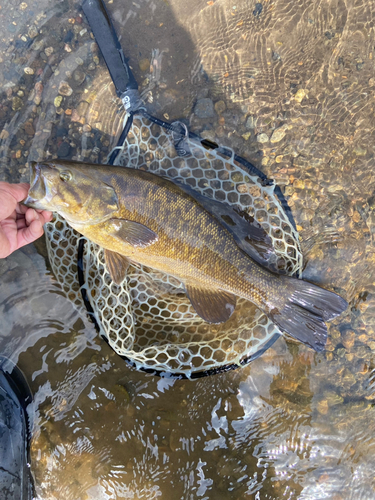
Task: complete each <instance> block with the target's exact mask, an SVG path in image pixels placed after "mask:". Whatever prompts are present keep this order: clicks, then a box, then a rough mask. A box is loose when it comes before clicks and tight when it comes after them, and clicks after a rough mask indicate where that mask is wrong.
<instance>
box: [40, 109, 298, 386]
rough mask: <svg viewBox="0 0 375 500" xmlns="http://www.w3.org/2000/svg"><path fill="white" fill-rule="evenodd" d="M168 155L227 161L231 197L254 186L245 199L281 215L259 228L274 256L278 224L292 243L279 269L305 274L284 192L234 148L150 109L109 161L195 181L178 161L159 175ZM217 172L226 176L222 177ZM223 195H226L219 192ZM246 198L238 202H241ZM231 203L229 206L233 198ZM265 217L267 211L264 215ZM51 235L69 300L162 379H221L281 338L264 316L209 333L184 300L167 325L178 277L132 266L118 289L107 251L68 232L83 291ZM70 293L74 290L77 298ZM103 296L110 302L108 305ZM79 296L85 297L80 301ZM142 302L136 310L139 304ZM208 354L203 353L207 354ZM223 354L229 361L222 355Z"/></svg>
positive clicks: (129, 121)
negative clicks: (257, 199) (261, 201)
mask: <svg viewBox="0 0 375 500" xmlns="http://www.w3.org/2000/svg"><path fill="white" fill-rule="evenodd" d="M152 127H154V128H159V130H160V131H162V133H161V134H159V136H158V137H154V136H153V135H152V134H151V133H150V134H149V135H148V136H147V130H150V131H151V129H152ZM142 134H143V135H146V137H143V138H142ZM163 134H164V135H163ZM156 139H159V142H160V141H161V142H163V141H164V143H163V144H162V145H161V146H160V144H159V145H156V147H155V142H157V141H156ZM120 144H121V145H120ZM158 155H159V156H158ZM163 155H164V156H163ZM166 155H169V157H173V158H172V160H173V161H174V162H175V163H176V162H177V163H183V164H186V163H187V164H189V161H190V162H192V161H193V162H197V161H198V160H199V161H201V162H203V164H206V163H208V164H210V162H216V163H217V164H219V165H220V162H221V164H222V165H226V167H225V170H226V171H228V170H229V172H228V175H229V177H228V176H227V178H226V179H221V180H220V182H221V183H222V184H223V183H225V182H228V178H229V179H230V180H233V179H237V180H236V181H235V182H234V183H233V184H234V187H233V188H232V191H231V192H234V191H235V190H236V189H237V188H238V187H239V185H240V186H241V187H244V186H245V185H249V186H250V184H251V186H250V187H249V186H248V189H247V192H246V193H245V194H244V196H245V197H247V198H246V199H248V198H249V197H250V191H251V189H253V193H254V187H255V189H256V190H258V191H259V192H260V193H262V196H265V197H266V198H267V199H268V201H269V204H270V205H272V206H273V212H275V210H276V211H277V213H276V214H275V213H274V214H269V211H268V219H267V220H266V221H264V220H263V221H262V222H263V223H262V222H261V221H258V222H260V224H261V225H262V227H263V228H264V229H265V230H266V231H267V232H268V234H269V236H270V237H271V239H272V241H273V244H274V249H275V254H276V256H277V255H280V254H283V251H282V250H280V248H277V245H276V243H277V242H278V241H280V240H281V239H282V238H281V237H280V235H276V236H278V237H276V236H275V234H274V231H275V228H276V229H277V224H276V223H275V220H276V219H278V220H279V226H281V225H283V227H284V228H285V227H287V228H288V235H289V236H290V238H291V242H290V249H291V250H292V251H291V252H290V254H291V255H292V258H290V259H289V261H288V259H287V261H286V262H284V264H285V266H284V267H283V266H282V267H281V268H279V271H280V272H284V273H285V274H289V275H294V276H297V277H298V276H299V275H300V273H301V270H302V265H303V258H302V253H301V248H300V245H299V238H298V232H297V230H296V228H295V224H294V220H293V218H292V216H291V212H290V209H289V207H288V210H285V206H287V204H286V200H285V198H284V197H283V196H281V197H279V196H277V194H278V193H279V192H280V193H281V190H280V188H279V187H278V186H276V185H275V184H274V183H273V181H272V180H270V179H268V178H267V177H266V176H265V175H264V174H263V173H262V172H261V171H259V170H258V169H257V168H256V167H255V166H254V165H252V164H251V163H249V162H248V161H247V160H245V159H243V158H241V157H239V156H238V155H236V154H235V153H234V152H233V151H231V150H229V149H228V148H222V147H219V146H217V145H216V144H214V143H211V142H209V141H203V140H200V139H199V137H198V136H197V135H195V134H191V133H189V132H188V130H187V128H186V127H185V126H184V124H182V123H181V122H175V123H172V124H169V123H167V122H164V121H162V120H159V119H157V118H155V117H152V116H151V115H149V114H148V113H147V111H145V110H141V111H139V110H138V111H137V113H131V114H127V116H126V118H125V123H124V129H123V133H122V137H120V140H119V145H118V146H117V147H116V148H115V149H114V150H113V151H112V153H111V154H110V155H109V158H108V161H109V163H113V164H116V165H124V164H126V165H127V166H128V167H129V166H130V167H133V168H144V169H148V170H150V171H152V172H154V173H156V174H158V175H162V176H165V177H169V178H172V179H173V178H175V179H176V177H177V178H178V180H179V181H180V182H186V183H187V184H188V185H189V183H188V181H189V180H192V177H191V176H190V175H185V176H184V175H182V174H181V171H180V175H177V176H176V175H175V171H176V168H175V167H174V166H173V165H174V164H173V161H172V160H171V162H170V168H169V169H167V170H165V169H164V170H163V169H162V168H161V166H162V165H163V158H164V160H165V157H166ZM197 156H198V158H197ZM150 158H153V160H152V161H151V160H150ZM218 168H219V170H218V171H219V174H218V175H219V177H220V175H222V173H223V172H224V170H223V169H221V170H220V167H218ZM190 170H192V169H190ZM193 170H196V169H193ZM203 170H204V171H205V172H206V175H207V174H208V173H210V176H211V177H212V174H213V172H214V170H215V168H211V165H210V168H206V169H203ZM203 170H202V172H203ZM183 171H184V172H185V174H186V173H187V174H188V173H189V168H184V169H183ZM220 172H221V174H220ZM216 173H217V172H216ZM241 175H242V178H241ZM236 176H237V177H236ZM198 177H199V178H200V180H202V178H203V180H204V175H200V174H199V176H198ZM209 181H210V182H211V184H210V185H211V186H212V185H213V184H212V182H214V183H215V182H219V179H218V178H216V179H214V180H213V179H212V178H211V179H209ZM198 184H199V183H198ZM203 184H204V183H203ZM203 184H201V186H202V185H203ZM190 187H192V188H193V189H196V190H197V191H200V193H201V194H203V195H206V196H210V194H209V193H208V192H207V189H206V192H205V190H204V189H202V188H199V186H198V187H197V186H192V185H191V183H190ZM217 191H222V190H220V186H219V187H218V188H217ZM241 196H242V195H240V196H239V197H238V199H239V200H240V199H241ZM212 197H213V198H215V195H214V194H213V196H212ZM280 198H281V199H280ZM225 202H226V203H230V200H228V196H227V198H226V200H225ZM253 202H254V197H253ZM236 205H237V206H238V205H240V206H238V208H239V209H240V210H242V211H244V210H245V211H246V209H249V206H247V207H246V205H244V204H243V203H242V204H241V203H237V204H236ZM263 208H264V207H263ZM259 210H260V211H262V208H260V209H259ZM259 210H258V212H259ZM263 211H264V210H263ZM249 214H250V213H249ZM256 214H257V211H256V210H255V211H254V212H253V213H252V214H250V215H254V216H255V218H257V217H256ZM258 219H259V217H258ZM272 221H273V222H274V223H272ZM280 221H281V224H280ZM56 224H57V226H58V225H60V226H61V225H64V224H65V223H64V221H63V220H62V219H61V218H58V219H57V220H56ZM279 229H280V228H278V230H279ZM46 234H47V247H48V253H49V257H50V262H51V264H52V267H53V268H54V272H55V274H56V276H57V277H58V280H59V281H60V282H61V283H62V284H63V286H64V283H63V282H64V280H65V281H66V280H67V281H68V282H69V286H68V287H67V286H66V282H65V288H66V291H67V292H68V296H69V295H70V297H71V299H72V300H73V302H74V303H75V304H76V305H77V306H78V307H79V308H80V309H81V310H83V306H85V307H86V309H87V311H88V313H89V315H90V317H91V319H92V320H93V321H94V323H95V325H96V328H97V330H98V332H99V333H100V335H101V336H102V337H103V338H104V339H105V340H106V341H107V343H108V344H109V345H110V346H111V348H112V349H114V350H115V352H116V353H117V354H118V355H120V356H121V357H123V358H124V359H125V360H126V361H127V362H128V363H130V364H132V365H133V366H135V367H136V368H137V369H141V370H143V371H148V372H151V373H157V374H159V375H162V374H164V375H168V376H177V377H183V378H198V377H202V376H207V375H212V374H215V373H222V372H225V371H228V370H231V369H234V368H237V367H240V366H244V365H245V364H247V363H249V362H250V361H252V360H254V359H256V358H257V357H259V356H260V355H261V354H262V353H263V352H264V351H265V350H266V349H268V348H269V347H270V346H271V345H272V344H273V343H274V342H275V341H276V340H277V338H278V337H279V336H280V334H281V333H280V331H279V330H278V328H277V327H276V326H275V325H274V324H272V323H271V322H270V320H269V319H268V318H267V317H266V316H265V315H264V314H263V313H261V312H260V311H259V310H258V311H255V312H254V311H253V313H254V318H253V319H252V320H251V321H250V320H248V319H247V320H246V321H245V322H244V323H242V324H239V323H238V322H237V323H235V322H232V324H230V325H229V326H227V323H225V326H224V328H227V327H228V328H229V330H228V332H227V334H225V332H224V333H223V329H222V328H223V327H222V326H218V325H209V326H207V325H208V324H205V326H204V321H203V320H202V319H201V318H199V317H198V316H197V315H196V313H195V311H194V310H193V309H192V306H191V305H190V302H189V301H188V299H187V298H186V297H185V299H183V298H181V297H179V300H180V301H181V303H182V308H183V309H184V310H186V311H185V313H181V312H179V314H177V321H176V317H175V316H176V314H174V315H173V314H169V313H170V311H169V312H168V314H169V318H165V317H163V316H162V314H163V313H164V314H167V311H168V308H169V309H170V308H171V307H174V306H176V295H178V294H180V295H181V292H183V289H182V285H181V284H179V283H178V282H176V279H175V278H173V276H168V275H164V276H160V274H161V273H155V272H154V271H152V270H149V269H147V268H142V267H140V268H139V269H138V268H135V267H131V268H129V273H128V275H127V277H126V279H125V281H124V283H123V284H122V285H121V286H120V287H119V286H118V285H115V284H114V283H112V282H111V279H110V276H109V273H108V272H107V270H106V267H105V262H104V256H103V252H102V250H101V249H100V248H99V247H98V246H97V245H94V244H93V243H91V242H89V241H86V240H85V238H82V237H79V235H77V234H75V232H74V231H73V230H72V229H70V228H67V227H64V228H63V232H62V236H61V238H60V239H58V240H57V241H58V245H62V244H64V245H66V240H69V238H70V239H72V241H73V242H74V245H76V244H77V242H79V245H78V261H77V263H76V264H75V268H76V270H77V272H78V283H79V285H78V287H77V283H74V281H75V280H76V279H77V278H75V276H74V270H73V268H74V264H73V262H70V264H67V263H65V265H64V266H63V268H64V267H65V270H66V272H65V276H63V275H62V274H64V273H61V272H60V271H59V265H56V262H55V263H54V261H56V252H58V250H59V249H58V248H53V247H54V245H53V243H52V242H53V239H54V238H55V237H56V235H55V231H54V229H53V226H52V223H50V224H48V225H47V231H46ZM63 242H64V243H63ZM68 246H69V244H68ZM60 249H61V248H60ZM69 252H70V253H69V255H70V257H72V255H73V253H74V252H72V250H71V248H69ZM286 255H287V254H286ZM65 257H66V256H65ZM284 257H285V252H284ZM73 260H74V259H73ZM273 265H274V262H270V266H269V267H270V268H271V269H273V268H272V266H273ZM60 268H61V266H60ZM273 270H274V269H273ZM150 276H152V278H150ZM98 279H99V281H98ZM145 282H147V287H146V292H145V291H144V290H142V289H141V288H142V287H141V285H142V283H143V285H142V286H146V285H145ZM163 286H166V288H167V289H168V293H169V295H168V297H167V299H166V298H165V297H166V295H165V294H164V295H163V296H155V293H154V292H152V288H155V287H156V289H158V287H159V289H160V287H163ZM72 287H75V289H76V290H75V292H74V293H73V292H72ZM67 288H69V290H67ZM95 290H96V291H95ZM164 291H165V290H164ZM104 293H105V298H104V299H103V294H104ZM79 294H81V296H82V298H81V297H80V296H79ZM141 296H142V297H143V298H142V301H143V303H142V306H144V308H146V310H142V307H140V306H139V302H140V300H141V299H140V297H141ZM137 301H138V305H134V304H135V302H137ZM245 302H246V301H244V300H242V299H240V300H239V306H238V308H239V309H240V310H242V309H244V308H246V307H245V304H244V303H245ZM160 303H163V304H165V303H167V304H168V307H164V309H163V308H162V307H159V313H158V311H157V309H158V304H160ZM110 304H111V305H110ZM145 304H146V305H147V307H146V306H145ZM176 307H178V306H176ZM236 310H237V308H236ZM113 311H117V312H116V314H113ZM150 311H151V312H152V311H154V312H155V311H156V317H157V319H156V321H155V319H154V320H152V319H150ZM146 323H148V325H150V324H151V325H152V326H151V327H149V329H148V330H147V331H146V332H143V331H142V334H139V333H137V332H139V331H141V330H142V328H143V330H144V325H145V324H146ZM177 323H180V324H179V325H178V324H177ZM137 325H138V326H137ZM139 325H140V326H139ZM142 325H143V326H142ZM181 325H182V326H181ZM160 327H161V328H160ZM194 329H195V330H194ZM257 331H258V337H260V338H257V337H256V334H255V333H254V332H257ZM265 331H266V334H265V333H264V332H265ZM150 332H151V333H150ZM188 332H190V334H188ZM202 332H204V333H202ZM189 335H190V336H189ZM203 352H204V353H205V354H202V353H203ZM223 352H225V353H227V354H225V355H223ZM219 353H221V354H219ZM228 353H229V354H228ZM199 360H200V361H199Z"/></svg>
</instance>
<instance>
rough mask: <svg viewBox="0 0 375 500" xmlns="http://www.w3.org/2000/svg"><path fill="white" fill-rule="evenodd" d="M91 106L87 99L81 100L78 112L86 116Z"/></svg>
mask: <svg viewBox="0 0 375 500" xmlns="http://www.w3.org/2000/svg"><path fill="white" fill-rule="evenodd" d="M88 108H89V103H88V102H87V101H81V102H80V103H79V104H78V106H77V113H78V114H79V116H84V115H85V114H86V112H87V110H88Z"/></svg>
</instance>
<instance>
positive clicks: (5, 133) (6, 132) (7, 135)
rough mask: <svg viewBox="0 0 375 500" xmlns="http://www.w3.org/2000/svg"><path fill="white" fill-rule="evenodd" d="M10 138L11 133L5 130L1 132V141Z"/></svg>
mask: <svg viewBox="0 0 375 500" xmlns="http://www.w3.org/2000/svg"><path fill="white" fill-rule="evenodd" d="M8 137H9V132H8V131H7V130H5V128H3V130H2V131H1V132H0V139H2V140H4V139H8Z"/></svg>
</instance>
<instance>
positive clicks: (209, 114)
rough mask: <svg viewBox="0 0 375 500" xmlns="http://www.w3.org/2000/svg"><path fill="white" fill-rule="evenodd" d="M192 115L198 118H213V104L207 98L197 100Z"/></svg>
mask: <svg viewBox="0 0 375 500" xmlns="http://www.w3.org/2000/svg"><path fill="white" fill-rule="evenodd" d="M194 113H195V115H196V116H197V117H198V118H213V117H214V116H215V111H214V103H213V102H212V100H211V99H210V98H209V97H204V98H203V99H199V100H198V101H197V104H196V105H195V108H194Z"/></svg>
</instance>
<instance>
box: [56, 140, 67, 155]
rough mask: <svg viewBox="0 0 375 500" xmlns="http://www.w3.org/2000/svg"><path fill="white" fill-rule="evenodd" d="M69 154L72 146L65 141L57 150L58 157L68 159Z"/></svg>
mask: <svg viewBox="0 0 375 500" xmlns="http://www.w3.org/2000/svg"><path fill="white" fill-rule="evenodd" d="M69 153H70V145H69V144H68V143H67V142H65V141H64V142H62V143H61V144H60V146H59V148H58V149H57V156H59V158H66V157H67V156H69Z"/></svg>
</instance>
